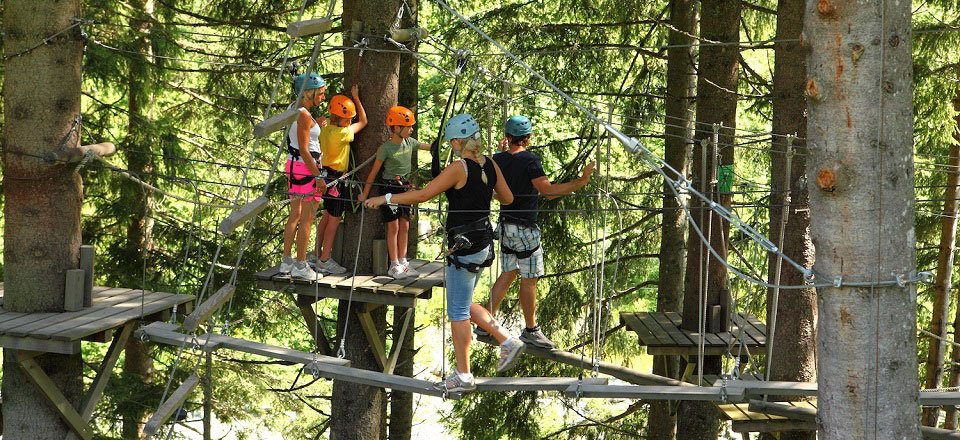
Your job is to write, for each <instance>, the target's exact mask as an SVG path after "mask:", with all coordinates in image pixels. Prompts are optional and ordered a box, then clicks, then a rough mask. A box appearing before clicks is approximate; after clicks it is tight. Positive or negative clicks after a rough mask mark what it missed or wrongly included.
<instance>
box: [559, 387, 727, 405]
mask: <svg viewBox="0 0 960 440" xmlns="http://www.w3.org/2000/svg"><path fill="white" fill-rule="evenodd" d="M578 388H579V391H580V393H579V394H580V395H579V397H581V398H601V399H618V398H619V399H637V400H698V401H710V402H736V401H739V400H741V399H742V398H743V394H742V389H741V390H737V389H727V390H726V391H727V393H726V398H725V399H724V396H723V390H722V389H721V388H720V387H676V386H659V385H583V386H580V387H577V386H576V385H574V386H571V387H569V388H567V390H566V391H564V393H563V394H564V395H565V396H567V397H577V390H578ZM738 391H740V392H741V393H738Z"/></svg>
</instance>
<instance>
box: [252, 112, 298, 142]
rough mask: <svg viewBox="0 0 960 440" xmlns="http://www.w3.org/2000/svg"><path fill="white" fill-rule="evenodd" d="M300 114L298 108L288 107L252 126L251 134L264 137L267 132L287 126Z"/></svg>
mask: <svg viewBox="0 0 960 440" xmlns="http://www.w3.org/2000/svg"><path fill="white" fill-rule="evenodd" d="M299 115H300V109H299V108H289V109H286V110H284V111H283V113H279V114H276V115H273V116H271V117H269V118H267V119H265V120H263V121H261V122H259V123H258V124H257V125H255V126H254V127H253V136H254V137H258V138H262V137H266V136H267V135H268V134H270V133H273V132H275V131H278V130H280V129H282V128H283V127H287V126H289V125H290V124H292V123H293V121H295V120H297V117H298V116H299Z"/></svg>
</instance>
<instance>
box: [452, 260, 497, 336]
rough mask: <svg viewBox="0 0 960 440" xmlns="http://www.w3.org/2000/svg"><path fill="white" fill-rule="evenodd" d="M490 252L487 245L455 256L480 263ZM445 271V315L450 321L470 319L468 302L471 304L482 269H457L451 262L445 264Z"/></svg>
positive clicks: (466, 262) (467, 261)
mask: <svg viewBox="0 0 960 440" xmlns="http://www.w3.org/2000/svg"><path fill="white" fill-rule="evenodd" d="M490 252H492V250H491V249H490V247H489V246H488V247H487V248H486V249H484V250H482V251H480V252H477V253H475V254H470V255H463V256H457V257H456V258H457V259H458V260H460V262H461V263H464V264H469V263H476V264H480V263H483V262H484V261H486V259H487V257H488V256H489V255H490ZM446 271H447V272H446V281H445V282H446V287H447V316H448V317H449V319H450V320H451V321H465V320H468V319H470V304H473V289H474V288H475V287H476V286H477V280H479V279H480V274H481V273H482V271H481V272H477V273H473V272H470V271H469V270H467V269H466V268H463V269H457V268H456V266H454V265H452V264H447V269H446Z"/></svg>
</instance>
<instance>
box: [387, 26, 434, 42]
mask: <svg viewBox="0 0 960 440" xmlns="http://www.w3.org/2000/svg"><path fill="white" fill-rule="evenodd" d="M429 36H430V32H429V31H427V30H426V29H424V28H409V29H396V28H393V29H390V38H391V39H393V40H394V41H396V42H397V43H407V42H410V41H413V40H419V39H421V38H426V37H429Z"/></svg>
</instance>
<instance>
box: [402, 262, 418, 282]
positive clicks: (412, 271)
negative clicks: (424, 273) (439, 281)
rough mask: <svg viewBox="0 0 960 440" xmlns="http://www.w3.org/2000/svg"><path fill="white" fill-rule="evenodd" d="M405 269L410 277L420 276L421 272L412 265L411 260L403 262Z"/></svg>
mask: <svg viewBox="0 0 960 440" xmlns="http://www.w3.org/2000/svg"><path fill="white" fill-rule="evenodd" d="M403 271H404V273H406V274H407V276H408V277H413V278H416V277H418V276H420V272H417V270H416V269H414V268H412V267H410V262H409V261H408V262H406V263H403Z"/></svg>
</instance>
